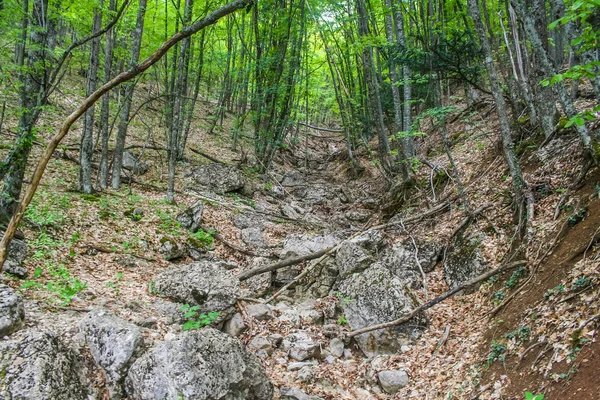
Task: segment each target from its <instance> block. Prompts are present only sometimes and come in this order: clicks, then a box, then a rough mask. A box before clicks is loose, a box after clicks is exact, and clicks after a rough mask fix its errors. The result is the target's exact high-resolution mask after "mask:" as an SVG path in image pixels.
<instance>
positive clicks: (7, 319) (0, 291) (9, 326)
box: [0, 283, 25, 337]
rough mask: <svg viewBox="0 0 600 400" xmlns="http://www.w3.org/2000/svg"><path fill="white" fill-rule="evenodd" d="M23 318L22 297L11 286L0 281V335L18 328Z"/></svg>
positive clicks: (5, 334) (7, 333) (6, 334)
mask: <svg viewBox="0 0 600 400" xmlns="http://www.w3.org/2000/svg"><path fill="white" fill-rule="evenodd" d="M24 319H25V308H24V306H23V298H22V297H21V295H20V294H19V293H17V292H15V291H14V290H13V289H12V288H11V287H9V286H6V285H4V284H2V283H0V337H3V336H8V335H10V334H11V333H13V332H15V331H16V330H18V329H20V328H21V326H23V320H24Z"/></svg>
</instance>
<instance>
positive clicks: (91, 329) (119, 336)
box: [79, 309, 143, 399]
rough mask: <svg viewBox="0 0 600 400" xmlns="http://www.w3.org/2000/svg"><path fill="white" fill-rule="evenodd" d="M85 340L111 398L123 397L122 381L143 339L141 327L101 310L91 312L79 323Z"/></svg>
mask: <svg viewBox="0 0 600 400" xmlns="http://www.w3.org/2000/svg"><path fill="white" fill-rule="evenodd" d="M79 329H80V331H81V332H82V333H83V335H84V338H85V343H86V344H87V345H88V347H89V349H90V351H91V353H92V356H93V357H94V360H95V361H96V363H97V364H98V365H99V366H100V367H101V368H102V370H103V371H104V373H105V375H106V381H107V383H108V384H109V385H108V386H109V390H110V392H111V398H113V399H120V398H122V389H121V384H122V383H123V379H124V378H125V374H126V373H127V368H128V367H129V365H130V362H131V360H132V358H133V357H134V355H135V353H136V352H137V350H138V349H139V347H140V345H141V344H142V342H143V338H142V334H141V331H140V328H139V327H138V326H136V325H134V324H132V323H130V322H127V321H125V320H123V319H121V318H118V317H116V316H114V315H112V314H111V313H109V312H108V311H106V310H104V309H96V310H94V311H92V312H90V313H89V314H88V315H87V316H86V317H84V318H83V319H82V320H81V321H80V323H79Z"/></svg>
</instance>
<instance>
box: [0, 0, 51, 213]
mask: <svg viewBox="0 0 600 400" xmlns="http://www.w3.org/2000/svg"><path fill="white" fill-rule="evenodd" d="M23 12H24V13H23V22H22V24H21V29H22V30H24V32H25V34H23V31H22V32H21V34H22V36H21V38H23V37H26V36H27V31H28V25H29V22H28V21H29V2H28V1H27V0H25V1H24V2H23ZM31 22H32V29H31V31H30V35H29V37H30V45H29V48H28V49H27V54H28V56H27V68H26V69H25V56H24V54H25V51H26V41H23V42H22V47H21V48H19V52H20V53H19V54H17V61H18V62H19V63H20V64H18V65H20V66H21V68H20V70H21V72H20V80H21V90H20V108H21V112H20V116H19V123H18V128H17V129H18V132H17V135H18V136H17V140H16V142H15V144H14V145H13V147H12V148H11V149H10V151H9V153H8V155H7V157H6V159H5V161H4V163H3V165H2V175H1V177H2V178H3V179H4V182H3V188H2V193H1V194H0V224H6V223H7V222H8V221H9V220H10V219H11V218H12V216H13V214H14V212H15V208H16V206H17V204H18V202H19V198H20V196H21V189H22V188H23V178H24V176H25V169H26V167H27V160H28V158H29V153H30V152H31V147H32V145H33V140H34V137H35V133H34V126H35V123H36V121H37V118H38V116H39V114H40V112H41V106H42V102H43V93H44V92H45V89H46V83H47V82H46V75H47V72H48V71H47V70H46V69H45V68H44V67H43V66H44V65H45V61H46V59H47V41H48V34H49V32H48V29H49V21H48V0H34V1H33V17H32V18H31Z"/></svg>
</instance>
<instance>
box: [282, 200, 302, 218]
mask: <svg viewBox="0 0 600 400" xmlns="http://www.w3.org/2000/svg"><path fill="white" fill-rule="evenodd" d="M279 210H280V211H281V214H282V215H283V216H284V217H288V218H292V219H300V218H302V216H301V215H300V213H298V211H296V210H295V209H294V207H292V206H291V205H289V204H287V203H285V204H282V205H280V206H279Z"/></svg>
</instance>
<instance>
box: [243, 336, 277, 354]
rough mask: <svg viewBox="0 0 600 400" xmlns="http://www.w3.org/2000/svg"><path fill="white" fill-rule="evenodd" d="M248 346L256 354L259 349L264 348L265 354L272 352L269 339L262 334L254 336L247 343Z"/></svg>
mask: <svg viewBox="0 0 600 400" xmlns="http://www.w3.org/2000/svg"><path fill="white" fill-rule="evenodd" d="M248 348H249V349H251V350H254V351H255V352H256V353H257V354H258V352H259V351H260V350H264V351H265V352H266V353H267V355H271V354H273V346H272V345H271V342H270V341H269V339H267V338H266V337H264V336H255V337H254V339H252V340H251V341H250V343H248Z"/></svg>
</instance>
